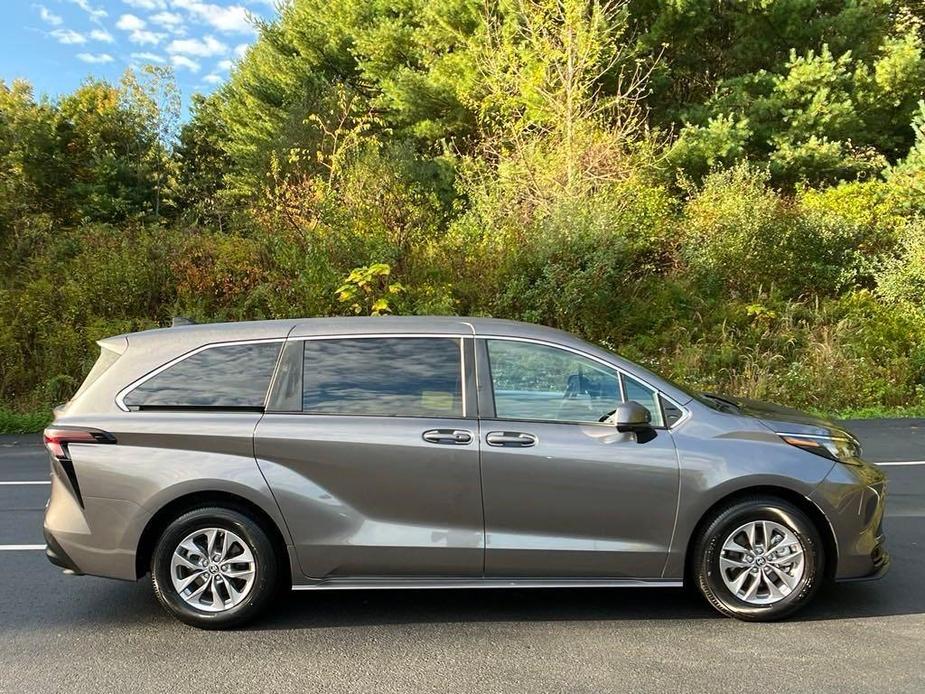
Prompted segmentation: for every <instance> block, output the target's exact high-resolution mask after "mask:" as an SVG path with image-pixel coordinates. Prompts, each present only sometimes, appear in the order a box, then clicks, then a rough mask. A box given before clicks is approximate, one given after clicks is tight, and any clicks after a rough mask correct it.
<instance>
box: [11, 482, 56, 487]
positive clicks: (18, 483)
mask: <svg viewBox="0 0 925 694" xmlns="http://www.w3.org/2000/svg"><path fill="white" fill-rule="evenodd" d="M23 484H51V481H49V480H41V481H33V480H27V481H16V482H0V487H12V486H15V485H23Z"/></svg>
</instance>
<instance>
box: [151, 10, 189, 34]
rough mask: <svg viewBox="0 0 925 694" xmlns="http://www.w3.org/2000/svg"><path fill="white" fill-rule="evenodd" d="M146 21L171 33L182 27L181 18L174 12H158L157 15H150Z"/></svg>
mask: <svg viewBox="0 0 925 694" xmlns="http://www.w3.org/2000/svg"><path fill="white" fill-rule="evenodd" d="M148 19H149V20H150V21H152V22H154V23H155V24H160V25H161V26H162V27H166V28H168V29H170V30H171V31H176V30H177V29H179V28H180V27H182V26H183V17H181V16H180V15H178V14H177V13H176V12H158V13H157V14H152V15H151V16H150V17H148Z"/></svg>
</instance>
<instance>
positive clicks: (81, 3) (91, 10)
mask: <svg viewBox="0 0 925 694" xmlns="http://www.w3.org/2000/svg"><path fill="white" fill-rule="evenodd" d="M69 2H71V3H72V4H74V5H77V7H79V8H80V9H82V10H83V11H84V12H86V13H87V14H88V15H90V19H92V20H94V21H98V20H100V19H102V18H103V17H108V16H109V13H108V12H106V10H104V9H103V8H102V7H94V6H93V5H91V4H90V0H69Z"/></svg>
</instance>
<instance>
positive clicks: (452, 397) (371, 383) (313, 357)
mask: <svg viewBox="0 0 925 694" xmlns="http://www.w3.org/2000/svg"><path fill="white" fill-rule="evenodd" d="M304 354H305V356H304V373H303V381H302V382H303V394H302V409H303V412H306V413H309V414H346V415H375V416H384V417H462V416H463V405H462V366H461V358H460V341H459V340H458V339H455V338H442V337H434V338H431V337H400V338H361V339H356V338H354V339H349V338H345V339H333V340H307V341H306V342H305V353H304Z"/></svg>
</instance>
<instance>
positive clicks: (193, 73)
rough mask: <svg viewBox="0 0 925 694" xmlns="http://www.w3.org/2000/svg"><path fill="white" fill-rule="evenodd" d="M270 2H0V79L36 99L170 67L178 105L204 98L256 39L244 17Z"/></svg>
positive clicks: (270, 6) (272, 9)
mask: <svg viewBox="0 0 925 694" xmlns="http://www.w3.org/2000/svg"><path fill="white" fill-rule="evenodd" d="M276 4H277V2H276V0H35V1H33V0H0V8H2V9H0V20H2V21H0V79H3V80H4V81H6V82H7V83H9V82H11V81H12V80H13V79H15V78H19V77H21V78H25V79H27V80H29V81H30V82H31V83H32V84H33V85H35V91H36V95H37V96H38V95H39V94H47V95H49V96H51V97H55V96H58V95H60V94H65V93H67V92H69V91H71V90H73V89H74V88H75V87H77V86H78V85H79V84H80V83H81V82H82V81H83V80H84V79H86V78H87V77H88V76H95V77H101V78H105V79H108V80H112V81H117V80H118V79H119V76H120V75H121V74H122V72H123V71H124V70H125V69H126V68H127V67H129V66H132V65H140V64H143V63H158V64H163V65H172V66H173V68H174V70H175V71H176V75H177V82H178V84H179V85H180V88H181V89H182V91H183V96H184V101H185V102H186V103H188V102H189V96H190V94H192V93H193V92H194V91H199V92H204V93H208V92H210V91H212V90H213V89H215V87H216V86H218V85H219V84H221V83H222V82H223V81H224V80H225V79H226V78H227V77H228V70H229V69H230V68H231V66H232V64H233V62H234V61H235V59H236V58H237V57H238V56H240V55H241V53H242V52H243V51H244V50H245V48H246V47H247V45H248V44H250V43H251V42H252V41H253V40H254V39H255V38H256V32H255V31H254V28H253V26H252V22H251V21H250V19H249V17H250V16H256V17H262V18H271V17H274V16H276V14H277V9H276Z"/></svg>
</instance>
